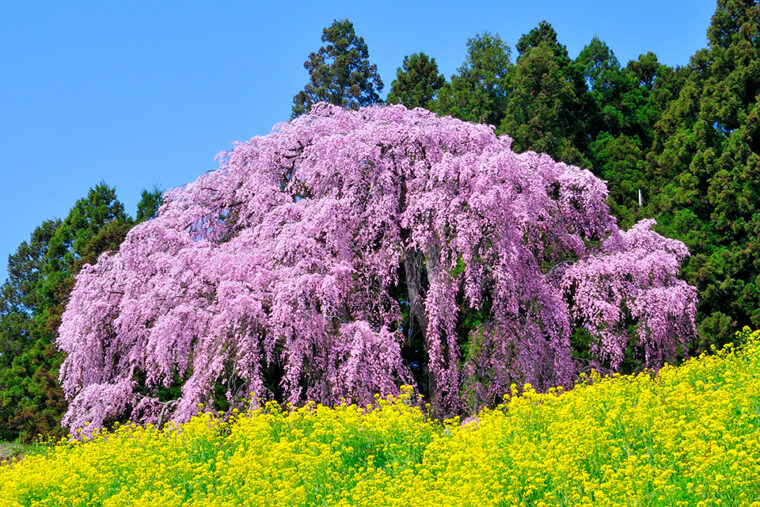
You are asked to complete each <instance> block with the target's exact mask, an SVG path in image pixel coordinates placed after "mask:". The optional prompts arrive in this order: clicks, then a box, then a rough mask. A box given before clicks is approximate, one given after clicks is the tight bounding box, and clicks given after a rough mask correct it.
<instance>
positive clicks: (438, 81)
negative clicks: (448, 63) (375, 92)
mask: <svg viewBox="0 0 760 507" xmlns="http://www.w3.org/2000/svg"><path fill="white" fill-rule="evenodd" d="M445 82H446V79H445V78H444V77H443V75H442V74H439V73H438V65H437V64H436V63H435V58H430V57H429V56H428V55H426V54H425V53H414V54H413V55H410V56H405V57H404V62H403V64H402V66H401V67H399V68H398V69H397V70H396V80H395V81H393V83H391V91H390V93H389V94H388V103H389V104H403V105H405V106H406V107H407V108H409V109H412V108H415V107H424V108H427V107H428V105H429V104H430V102H431V101H433V99H435V96H436V94H437V93H438V90H440V89H441V87H442V86H443V84H444V83H445Z"/></svg>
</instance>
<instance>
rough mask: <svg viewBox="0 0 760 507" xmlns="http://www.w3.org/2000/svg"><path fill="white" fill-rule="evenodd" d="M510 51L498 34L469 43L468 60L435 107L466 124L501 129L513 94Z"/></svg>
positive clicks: (447, 84)
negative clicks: (492, 126)
mask: <svg viewBox="0 0 760 507" xmlns="http://www.w3.org/2000/svg"><path fill="white" fill-rule="evenodd" d="M509 56H510V48H509V46H507V45H506V44H505V43H504V41H502V40H501V38H500V37H499V35H498V34H493V35H492V34H490V33H488V32H485V33H484V34H482V35H476V36H475V37H473V38H471V39H468V40H467V59H466V60H465V62H464V63H463V64H462V65H461V66H460V67H459V68H458V69H457V74H455V75H453V76H452V77H451V81H450V82H448V83H446V84H444V85H443V87H442V88H441V90H440V91H439V92H438V100H437V101H436V102H435V103H434V104H433V106H432V108H433V110H434V111H435V112H437V113H440V114H443V115H451V116H453V117H455V118H459V119H461V120H465V121H472V122H477V123H486V124H488V125H495V126H498V125H499V124H500V123H501V119H502V118H503V116H504V107H505V104H506V100H507V95H508V93H509V71H510V68H511V66H512V64H511V62H510V59H509Z"/></svg>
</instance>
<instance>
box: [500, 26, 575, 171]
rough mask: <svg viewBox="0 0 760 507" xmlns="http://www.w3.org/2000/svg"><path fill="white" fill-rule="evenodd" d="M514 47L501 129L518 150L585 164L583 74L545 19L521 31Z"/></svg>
mask: <svg viewBox="0 0 760 507" xmlns="http://www.w3.org/2000/svg"><path fill="white" fill-rule="evenodd" d="M517 50H518V52H519V56H518V58H517V63H516V65H515V69H514V72H512V74H511V87H510V88H511V93H510V95H509V100H508V101H507V102H506V110H505V113H504V119H503V121H502V122H501V125H500V131H502V132H504V133H506V134H507V135H509V136H510V137H512V138H513V139H514V148H515V149H516V150H517V151H526V150H533V151H537V152H543V153H548V154H549V155H551V156H552V157H554V158H557V159H559V160H562V161H564V162H568V163H574V164H578V165H582V166H586V167H587V166H588V165H589V163H588V159H587V158H586V157H585V155H584V152H585V149H586V123H587V118H586V114H585V111H586V108H584V105H585V104H584V101H585V100H586V97H585V96H584V94H585V93H586V85H585V83H584V81H583V75H582V73H581V72H580V71H579V69H578V68H577V67H576V66H575V65H574V64H573V62H572V60H571V59H570V58H569V56H568V55H567V48H565V46H563V45H561V44H559V42H557V33H556V32H555V31H554V29H553V28H552V26H551V25H550V24H549V23H547V22H546V21H542V22H541V23H540V24H539V25H538V26H537V27H536V28H534V29H533V30H531V31H530V32H529V33H527V34H526V35H523V36H522V37H521V38H520V41H519V42H518V43H517Z"/></svg>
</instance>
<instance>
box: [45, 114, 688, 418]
mask: <svg viewBox="0 0 760 507" xmlns="http://www.w3.org/2000/svg"><path fill="white" fill-rule="evenodd" d="M510 144H511V139H510V138H509V137H506V136H501V137H497V136H495V135H494V133H493V131H492V129H491V128H490V127H488V126H483V125H474V124H470V123H465V122H462V121H459V120H455V119H452V118H440V117H437V116H436V115H434V114H432V113H430V112H427V111H425V110H422V109H415V110H413V111H409V110H407V109H405V108H404V107H403V106H392V107H371V108H365V109H361V110H359V111H355V112H350V111H344V110H341V109H339V108H336V107H333V106H328V105H325V104H320V105H317V106H315V107H314V108H313V109H312V111H311V113H310V114H308V115H304V116H301V117H299V118H297V119H295V120H293V121H291V122H289V123H287V124H280V125H278V126H277V127H276V128H275V130H274V131H273V133H272V134H270V135H267V136H263V137H256V138H253V139H251V140H250V141H248V142H246V143H241V144H237V145H236V146H235V148H234V149H233V150H232V151H231V152H229V153H224V154H221V156H220V160H221V163H220V167H219V168H218V169H217V170H214V171H211V172H208V173H206V174H204V175H202V176H201V177H200V178H198V179H197V180H196V181H195V182H193V183H190V184H189V185H187V186H185V187H182V188H177V189H174V190H172V191H170V192H168V193H167V194H166V196H165V203H164V205H163V206H162V208H161V210H160V213H159V216H158V217H157V218H155V219H153V220H150V221H148V222H145V223H142V224H140V225H138V226H137V227H135V228H134V229H132V230H131V231H130V233H129V235H128V236H127V238H126V240H125V242H124V243H123V244H122V245H121V247H120V249H119V251H118V252H115V253H110V254H104V255H102V256H101V257H100V258H99V259H98V262H97V264H95V265H94V266H87V267H85V268H84V269H83V270H82V272H81V274H80V275H79V276H78V279H77V283H76V287H75V289H74V290H73V292H72V294H71V299H70V302H69V305H68V307H67V309H66V312H65V314H64V316H63V323H62V325H61V328H60V336H59V338H58V342H57V343H58V345H59V346H60V348H61V349H63V350H64V351H65V352H66V353H67V358H66V360H65V362H64V363H63V365H62V367H61V380H62V382H63V387H64V391H65V394H66V397H67V399H68V401H69V409H68V412H67V414H66V417H65V420H64V424H65V425H67V426H68V427H70V428H71V429H75V428H78V427H81V426H83V425H84V423H85V422H90V423H91V425H92V427H99V426H101V425H103V424H104V422H106V421H108V420H111V419H115V418H124V417H129V418H131V419H132V420H133V421H137V422H162V421H166V420H167V419H168V418H174V419H175V420H177V421H183V420H187V419H188V418H189V417H190V416H191V415H193V414H194V413H195V412H196V411H197V405H198V403H199V402H204V403H208V402H209V401H210V400H212V397H213V396H214V393H215V392H217V394H218V392H219V389H220V386H221V389H222V393H224V392H225V391H226V397H227V399H228V401H229V403H231V404H232V405H234V404H235V403H238V402H239V401H240V400H241V399H243V398H244V397H246V396H249V395H250V393H251V392H255V393H257V395H259V396H262V397H264V398H266V397H280V398H282V399H283V400H285V401H289V402H292V403H299V402H302V401H304V400H306V399H314V400H316V401H319V402H322V403H334V402H338V401H340V400H341V399H342V398H345V399H348V400H353V401H357V402H361V403H365V402H369V401H371V400H372V396H373V394H375V393H380V394H383V395H385V394H390V393H396V392H397V391H398V387H399V386H400V385H401V384H404V383H417V385H418V388H419V389H420V390H421V391H422V392H424V393H426V394H427V395H428V397H429V399H430V401H431V403H433V406H434V409H436V410H437V411H438V412H439V414H441V415H447V414H452V413H455V412H458V411H462V410H466V409H467V408H468V407H469V409H470V410H472V409H475V408H478V407H479V406H481V405H483V404H490V403H494V402H497V401H498V400H499V399H500V397H501V396H502V395H503V394H505V393H507V392H509V385H510V384H511V383H512V382H530V383H531V384H533V385H534V386H536V387H538V388H548V387H550V386H552V385H559V384H569V383H571V382H572V380H573V378H574V375H575V374H576V373H577V372H578V370H579V368H580V367H581V366H582V365H581V364H580V363H579V362H578V361H577V360H576V359H574V356H573V348H572V346H571V334H572V333H573V331H574V330H577V329H585V330H586V331H587V332H588V333H589V335H590V336H591V338H592V343H591V346H590V348H589V350H588V353H589V354H590V355H591V357H593V366H596V367H599V368H606V369H608V370H615V369H616V368H618V367H619V365H620V364H621V362H622V361H623V358H624V354H625V351H626V350H627V349H629V348H630V347H629V345H630V344H629V342H631V343H632V344H633V345H634V349H635V351H636V352H635V353H636V354H637V355H638V356H637V357H640V358H641V361H642V363H643V364H645V365H647V366H653V367H656V366H658V365H660V364H661V363H662V361H664V360H665V359H666V358H669V357H671V356H673V355H674V354H676V353H677V352H679V351H683V350H684V348H685V346H686V344H687V342H688V340H689V339H690V337H691V336H692V334H693V333H694V317H695V304H696V291H695V289H694V288H693V287H691V286H689V285H687V284H686V283H685V282H683V281H681V280H679V279H678V278H677V275H678V272H679V268H680V263H681V261H682V260H683V259H684V258H685V257H686V256H687V255H688V252H687V250H686V247H685V246H684V245H683V244H682V243H680V242H678V241H675V240H670V239H666V238H664V237H662V236H660V235H658V234H656V233H655V232H653V231H652V230H651V227H652V225H653V221H642V222H640V223H639V224H637V225H636V226H635V227H633V228H632V229H631V230H629V231H627V232H622V231H620V230H618V228H617V225H616V220H615V219H614V218H613V217H612V216H610V214H609V210H608V208H607V205H606V204H605V199H606V198H607V188H606V186H605V183H604V182H603V181H601V180H599V179H597V178H596V177H594V176H593V175H592V174H591V173H590V172H589V171H587V170H581V169H579V168H577V167H573V166H569V165H566V164H563V163H559V162H555V161H553V160H552V159H551V158H549V157H548V156H546V155H540V154H536V153H532V152H528V153H522V154H517V153H514V152H513V151H511V150H510ZM473 315H478V318H477V319H473V318H471V317H472V316H473ZM413 329H417V330H419V332H421V334H422V336H423V345H424V361H423V362H424V365H422V367H421V368H418V369H419V371H422V372H423V375H422V376H420V374H417V376H416V377H415V375H414V374H413V371H412V370H413V366H415V365H413V364H412V362H411V361H410V359H409V358H408V357H405V353H404V343H405V340H406V339H407V338H408V337H409V336H410V335H411V332H412V330H413ZM631 330H634V332H633V333H631ZM632 340H633V341H632ZM417 366H419V365H417ZM423 383H424V384H425V385H422V384H423ZM170 386H175V387H176V386H179V387H181V394H180V395H179V396H178V397H177V396H175V397H174V398H171V397H170V398H167V396H166V394H165V393H166V392H167V389H166V388H168V387H170ZM162 393H163V394H162Z"/></svg>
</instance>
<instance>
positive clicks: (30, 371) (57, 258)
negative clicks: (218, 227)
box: [0, 183, 161, 441]
mask: <svg viewBox="0 0 760 507" xmlns="http://www.w3.org/2000/svg"><path fill="white" fill-rule="evenodd" d="M160 195H161V192H160V190H158V189H154V190H153V191H143V193H142V199H141V200H140V203H139V204H138V216H139V217H141V218H142V219H143V220H144V219H147V218H150V217H152V216H155V214H156V210H157V208H158V204H159V203H160ZM134 224H135V221H134V220H132V219H131V218H130V217H129V216H128V215H127V214H126V213H125V212H124V206H123V205H122V204H121V202H119V201H118V199H117V198H116V193H115V191H114V189H113V188H111V187H108V186H107V185H106V184H104V183H101V184H99V185H97V186H95V187H94V188H92V189H90V191H89V193H88V194H87V196H86V197H85V198H83V199H80V200H78V201H77V202H76V204H75V205H74V207H73V208H72V209H71V211H70V212H69V214H68V216H67V217H66V219H65V220H63V221H60V220H51V221H46V222H43V224H42V225H41V226H40V227H38V228H37V229H35V231H34V232H33V233H32V236H31V238H30V241H29V242H28V243H27V242H24V243H22V244H21V245H20V246H19V248H18V250H17V252H16V253H15V254H14V255H11V256H10V258H9V262H8V274H9V277H8V281H7V282H6V283H5V284H4V285H3V286H2V289H1V290H0V438H3V439H7V440H13V439H15V438H21V440H22V441H28V440H30V439H32V438H34V437H35V436H36V435H37V434H40V433H41V434H44V435H58V436H60V435H62V434H64V433H65V432H64V430H63V429H62V427H61V426H60V422H61V417H62V415H63V413H64V412H65V410H66V403H65V400H64V398H63V393H62V391H61V388H60V385H59V382H58V369H59V366H60V364H61V362H62V361H63V354H62V353H61V352H59V351H58V349H57V348H56V347H55V345H54V340H55V337H56V336H57V334H58V326H59V324H60V318H61V315H62V313H63V311H64V309H65V307H66V304H67V302H68V297H69V293H70V292H71V290H72V288H73V287H74V281H75V278H74V277H75V275H76V274H77V273H78V272H79V270H80V269H81V268H82V266H84V265H85V264H94V263H95V262H96V261H97V259H98V257H99V256H100V254H102V253H103V252H108V251H115V250H116V249H118V247H119V245H120V244H121V243H122V242H123V241H124V238H125V237H126V235H127V233H128V232H129V230H130V229H131V227H132V226H134Z"/></svg>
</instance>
